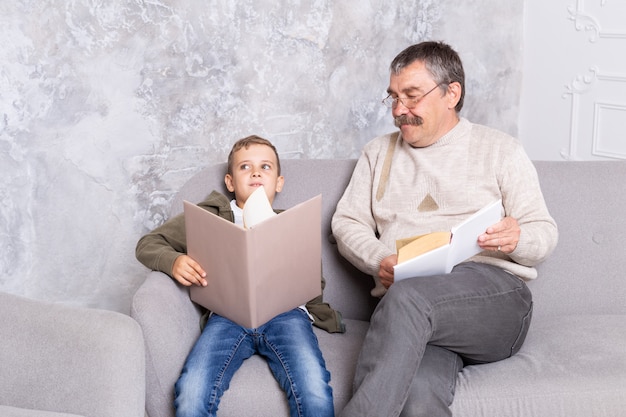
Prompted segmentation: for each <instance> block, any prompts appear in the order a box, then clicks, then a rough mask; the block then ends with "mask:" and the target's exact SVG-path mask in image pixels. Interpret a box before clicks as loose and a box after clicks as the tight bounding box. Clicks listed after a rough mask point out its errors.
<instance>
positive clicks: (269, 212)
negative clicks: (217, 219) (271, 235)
mask: <svg viewBox="0 0 626 417" xmlns="http://www.w3.org/2000/svg"><path fill="white" fill-rule="evenodd" d="M275 215H276V213H275V212H274V210H273V209H272V205H271V204H270V201H269V199H268V198H267V194H265V188H263V187H259V188H257V189H256V191H254V192H253V193H252V194H250V196H249V197H248V200H246V204H244V205H243V226H244V227H245V228H246V229H251V228H253V227H254V226H255V225H257V224H259V223H261V222H262V221H264V220H267V219H269V218H270V217H272V216H275Z"/></svg>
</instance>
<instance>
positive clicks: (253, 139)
mask: <svg viewBox="0 0 626 417" xmlns="http://www.w3.org/2000/svg"><path fill="white" fill-rule="evenodd" d="M250 145H265V146H269V147H270V148H272V150H273V151H274V155H276V168H277V170H278V175H279V176H280V158H279V157H278V151H276V147H275V146H274V145H272V142H270V141H269V140H267V139H263V138H262V137H260V136H257V135H251V136H248V137H245V138H243V139H239V140H238V141H237V142H235V144H234V145H233V147H232V149H231V150H230V153H229V154H228V174H229V175H232V174H233V159H234V155H235V152H237V151H238V150H240V149H243V148H246V149H248V148H249V147H250Z"/></svg>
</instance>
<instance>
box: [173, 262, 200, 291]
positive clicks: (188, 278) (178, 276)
mask: <svg viewBox="0 0 626 417" xmlns="http://www.w3.org/2000/svg"><path fill="white" fill-rule="evenodd" d="M172 277H174V279H175V280H176V281H178V282H180V283H181V284H183V285H184V286H186V287H190V286H192V285H201V286H203V287H206V286H207V281H206V279H204V278H205V277H206V272H204V269H202V267H201V266H200V264H198V263H197V262H196V261H194V260H193V259H191V257H190V256H188V255H180V256H179V257H178V258H176V260H175V261H174V267H173V268H172Z"/></svg>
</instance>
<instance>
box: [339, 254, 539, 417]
mask: <svg viewBox="0 0 626 417" xmlns="http://www.w3.org/2000/svg"><path fill="white" fill-rule="evenodd" d="M531 315H532V296H531V293H530V291H529V290H528V288H527V287H526V284H524V282H523V281H522V280H520V279H519V278H517V277H515V276H514V275H511V274H509V273H507V272H505V271H503V270H502V269H500V268H498V267H494V266H491V265H486V264H479V263H473V262H468V263H462V264H460V265H458V266H457V267H455V268H454V269H453V270H452V272H451V273H450V274H445V275H438V276H431V277H419V278H411V279H406V280H402V281H398V282H396V283H394V284H393V285H392V286H391V287H390V288H389V291H388V292H387V294H386V295H385V296H384V297H383V298H382V300H381V301H380V303H379V304H378V306H377V308H376V310H375V311H374V313H373V315H372V318H371V324H370V328H369V330H368V332H367V335H366V337H365V341H364V343H363V347H362V349H361V353H360V356H359V360H358V363H357V369H356V375H355V379H354V395H353V397H352V399H351V400H350V402H349V403H348V404H347V405H346V407H345V409H344V410H343V411H342V413H341V417H368V416H371V417H396V416H402V417H420V416H428V417H440V416H451V415H452V414H451V411H450V408H449V406H450V404H452V400H453V398H454V387H455V384H456V379H457V375H458V372H459V371H460V370H461V369H462V368H463V365H464V364H465V365H467V364H481V363H489V362H494V361H498V360H502V359H505V358H508V357H510V356H512V355H514V354H515V353H516V352H517V351H518V350H519V348H520V347H521V345H522V343H523V342H524V338H525V337H526V332H527V331H528V327H529V325H530V318H531Z"/></svg>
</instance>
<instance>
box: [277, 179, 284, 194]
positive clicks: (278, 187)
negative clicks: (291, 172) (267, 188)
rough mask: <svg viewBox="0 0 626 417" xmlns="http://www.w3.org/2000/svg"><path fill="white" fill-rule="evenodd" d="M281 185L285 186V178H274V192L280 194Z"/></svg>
mask: <svg viewBox="0 0 626 417" xmlns="http://www.w3.org/2000/svg"><path fill="white" fill-rule="evenodd" d="M283 185H285V177H283V176H282V175H281V176H279V177H278V178H276V192H277V193H280V192H281V191H282V190H283Z"/></svg>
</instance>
